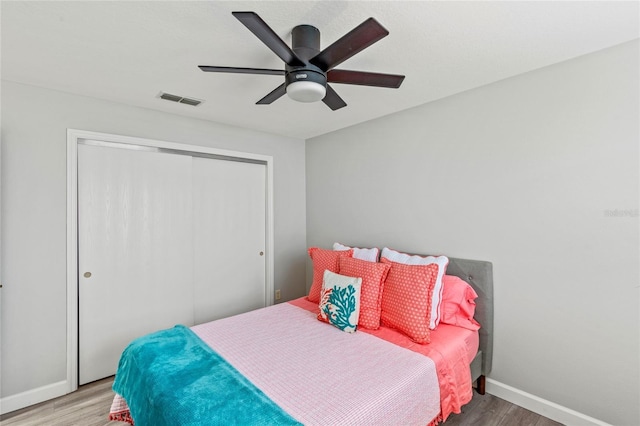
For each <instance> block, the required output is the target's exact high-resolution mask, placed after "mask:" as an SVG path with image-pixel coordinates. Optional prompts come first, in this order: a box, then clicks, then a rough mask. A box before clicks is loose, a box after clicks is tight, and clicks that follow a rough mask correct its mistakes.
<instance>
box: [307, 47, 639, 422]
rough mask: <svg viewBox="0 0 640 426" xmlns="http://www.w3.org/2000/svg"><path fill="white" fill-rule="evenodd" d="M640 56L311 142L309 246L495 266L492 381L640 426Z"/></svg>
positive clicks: (464, 96) (593, 62)
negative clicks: (382, 250) (381, 249)
mask: <svg viewBox="0 0 640 426" xmlns="http://www.w3.org/2000/svg"><path fill="white" fill-rule="evenodd" d="M638 48H639V46H638V42H637V41H634V42H630V43H626V44H623V45H620V46H616V47H613V48H610V49H607V50H604V51H600V52H596V53H594V54H591V55H588V56H584V57H580V58H576V59H574V60H571V61H567V62H564V63H561V64H557V65H553V66H550V67H546V68H543V69H540V70H536V71H533V72H530V73H527V74H524V75H520V76H517V77H513V78H510V79H507V80H504V81H500V82H497V83H495V84H491V85H488V86H485V87H481V88H478V89H475V90H471V91H468V92H465V93H460V94H458V95H456V96H452V97H449V98H445V99H442V100H439V101H436V102H433V103H430V104H426V105H423V106H420V107H417V108H414V109H411V110H407V111H404V112H401V113H398V114H394V115H392V116H388V117H385V118H382V119H378V120H375V121H371V122H368V123H364V124H361V125H358V126H355V127H352V128H348V129H345V130H342V131H337V132H334V133H331V134H328V135H324V136H320V137H317V138H314V139H311V140H308V141H307V152H306V158H307V243H308V245H309V246H313V245H319V246H324V247H329V246H330V245H331V243H333V242H334V241H340V242H342V243H344V244H351V245H361V246H383V245H388V246H390V247H394V248H397V249H400V250H406V251H410V252H415V253H425V254H426V253H430V254H439V253H443V254H446V255H450V256H452V257H463V258H470V259H481V260H489V261H492V262H493V265H494V279H495V352H494V361H493V372H492V373H491V378H492V379H493V381H494V385H500V384H504V385H507V386H511V387H513V388H515V390H516V393H517V392H520V391H523V392H525V393H527V394H530V395H529V396H537V397H540V398H542V399H544V400H547V401H551V402H553V403H556V404H560V406H562V407H563V408H567V409H569V410H575V411H577V412H578V413H581V414H584V415H586V416H588V417H592V418H595V419H600V420H602V421H605V422H609V423H612V424H615V425H632V424H634V425H637V424H640V415H639V412H638V401H639V400H640V391H639V383H640V381H639V378H640V377H639V361H638V360H639V359H640V354H639V335H638V334H639V333H638V324H639V307H638V306H639V303H638V302H639V287H638V283H639V281H640V273H639V267H638V259H639V250H638V245H639V239H638V231H639V226H638V222H639V220H638V207H639V206H638V203H639V201H638V190H639V184H638V180H639V161H638V159H639V157H638V155H639V135H638V132H639V119H638V117H639V114H640V111H639V107H638V93H639V91H638V89H639V87H638V74H639V69H638ZM425 84H429V82H425ZM400 90H402V89H400ZM399 96H401V93H399ZM615 210H619V212H618V213H619V214H623V215H624V214H627V215H626V216H618V217H612V216H610V215H609V214H610V213H609V211H615ZM627 210H630V211H627ZM614 214H615V213H614ZM628 214H630V215H631V216H629V215H628Z"/></svg>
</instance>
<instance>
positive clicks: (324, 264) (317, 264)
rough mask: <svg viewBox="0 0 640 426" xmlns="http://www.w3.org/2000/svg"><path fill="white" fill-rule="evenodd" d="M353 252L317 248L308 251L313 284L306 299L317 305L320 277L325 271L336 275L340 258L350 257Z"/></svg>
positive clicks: (320, 283) (320, 284) (320, 286)
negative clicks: (311, 266) (311, 264)
mask: <svg viewBox="0 0 640 426" xmlns="http://www.w3.org/2000/svg"><path fill="white" fill-rule="evenodd" d="M352 255H353V250H346V251H333V250H323V249H321V248H318V247H311V248H310V249H309V257H311V260H312V261H313V282H312V283H311V289H309V296H308V299H309V301H311V302H315V303H318V302H319V301H320V291H321V290H322V277H323V274H324V271H325V270H329V271H331V272H335V273H338V270H339V268H340V263H339V261H340V258H341V257H351V256H352Z"/></svg>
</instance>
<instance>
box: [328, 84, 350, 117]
mask: <svg viewBox="0 0 640 426" xmlns="http://www.w3.org/2000/svg"><path fill="white" fill-rule="evenodd" d="M322 102H324V103H325V105H326V106H328V107H329V108H331V110H333V111H335V110H337V109H340V108H342V107H346V106H347V103H346V102H345V101H343V100H342V98H341V97H340V96H338V94H337V93H336V91H335V90H333V88H332V87H331V86H329V85H328V84H327V94H326V95H325V96H324V98H323V99H322Z"/></svg>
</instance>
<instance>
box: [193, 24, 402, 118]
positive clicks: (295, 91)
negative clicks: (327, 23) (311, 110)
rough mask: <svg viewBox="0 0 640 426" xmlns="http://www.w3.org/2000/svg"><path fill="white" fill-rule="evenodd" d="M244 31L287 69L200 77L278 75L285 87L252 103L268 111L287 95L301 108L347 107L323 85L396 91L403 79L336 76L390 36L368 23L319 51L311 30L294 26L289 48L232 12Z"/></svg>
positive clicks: (238, 70)
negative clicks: (310, 104) (319, 104)
mask: <svg viewBox="0 0 640 426" xmlns="http://www.w3.org/2000/svg"><path fill="white" fill-rule="evenodd" d="M232 14H233V16H235V17H236V18H237V19H238V20H239V21H240V22H242V24H244V26H245V27H247V28H248V29H249V31H251V32H252V33H253V34H255V35H256V37H258V38H259V39H260V41H262V42H263V43H264V44H265V45H267V47H268V48H269V49H271V50H272V51H273V52H274V53H275V54H276V55H278V56H279V57H280V59H282V60H283V61H284V63H285V66H284V69H265V68H237V67H217V66H209V65H199V68H200V69H201V70H202V71H206V72H226V73H240V74H266V75H282V76H284V78H285V81H284V83H282V84H281V85H280V86H278V87H276V88H275V89H274V90H273V91H272V92H271V93H269V94H268V95H267V96H265V97H264V98H262V99H260V100H259V101H258V102H256V103H257V104H258V105H267V104H270V103H272V102H273V101H275V100H277V99H279V98H280V97H281V96H283V95H284V94H285V93H286V94H287V95H288V96H289V97H290V98H292V99H294V100H296V101H300V102H316V101H319V100H322V102H324V103H325V104H326V105H327V106H328V107H329V108H331V109H332V110H334V111H335V110H337V109H340V108H342V107H345V106H347V104H346V102H345V101H343V100H342V98H341V97H340V96H338V94H337V93H336V92H335V91H334V90H333V89H332V88H331V86H329V85H328V84H327V83H342V84H356V85H362V86H375V87H388V88H394V89H397V88H398V87H400V85H401V84H402V81H403V80H404V76H403V75H396V74H380V73H373V72H365V71H351V70H337V69H334V68H335V67H336V66H338V65H339V64H341V63H342V62H344V61H346V60H347V59H349V58H350V57H352V56H353V55H355V54H356V53H358V52H360V51H362V50H364V49H366V48H367V47H369V46H371V45H372V44H373V43H375V42H377V41H378V40H380V39H382V38H383V37H386V36H387V35H389V31H387V30H386V29H385V28H384V27H383V26H382V25H380V24H379V23H378V21H376V20H375V19H373V18H369V19H367V20H366V21H364V22H363V23H362V24H360V25H358V26H357V27H356V28H354V29H353V30H351V31H349V32H348V33H347V34H345V35H344V36H342V37H341V38H340V39H339V40H337V41H336V42H335V43H333V44H332V45H331V46H329V47H327V48H325V49H324V50H322V51H320V31H318V29H317V28H316V27H313V26H311V25H298V26H296V27H294V28H293V30H292V32H291V46H292V47H291V48H290V47H289V46H288V45H287V44H286V43H285V42H284V41H283V40H282V39H281V38H280V37H279V36H278V35H277V34H276V33H275V32H274V31H273V30H272V29H271V28H270V27H269V26H268V25H267V24H266V22H264V21H263V20H262V18H260V17H259V16H258V15H257V14H256V13H254V12H232Z"/></svg>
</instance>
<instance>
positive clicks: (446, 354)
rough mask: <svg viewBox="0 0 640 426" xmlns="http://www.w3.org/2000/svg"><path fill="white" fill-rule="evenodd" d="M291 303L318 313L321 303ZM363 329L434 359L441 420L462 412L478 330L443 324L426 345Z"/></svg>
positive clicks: (389, 331) (384, 329) (469, 392)
mask: <svg viewBox="0 0 640 426" xmlns="http://www.w3.org/2000/svg"><path fill="white" fill-rule="evenodd" d="M289 303H291V304H292V305H296V306H298V307H300V308H303V309H306V310H308V311H309V312H314V313H316V314H317V313H318V304H317V303H313V302H310V301H309V300H308V299H307V298H306V297H301V298H299V299H295V300H292V301H291V302H289ZM361 331H362V332H365V333H368V334H371V335H374V336H376V337H379V338H381V339H384V340H386V341H388V342H391V343H395V344H396V345H398V346H401V347H403V348H406V349H409V350H411V351H414V352H418V353H420V354H422V355H426V356H428V357H429V358H431V359H432V360H433V361H434V362H435V364H436V371H437V374H438V383H439V384H440V408H441V413H440V420H441V421H444V420H446V419H447V417H449V415H450V414H451V413H460V411H461V407H462V406H463V405H464V404H466V403H468V402H469V401H471V398H472V396H473V389H472V383H471V370H470V367H469V364H470V363H471V360H473V358H474V357H475V355H476V353H477V352H478V347H479V343H480V341H479V335H478V332H477V331H471V330H467V329H465V328H461V327H456V326H453V325H447V324H442V323H441V324H439V325H438V328H437V329H435V330H432V331H431V343H429V344H427V345H420V344H418V343H415V342H413V341H412V340H411V339H410V338H409V337H407V336H406V335H404V334H402V333H400V332H398V331H396V330H393V329H391V328H388V327H380V328H379V329H378V330H367V329H364V328H358V332H361Z"/></svg>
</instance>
